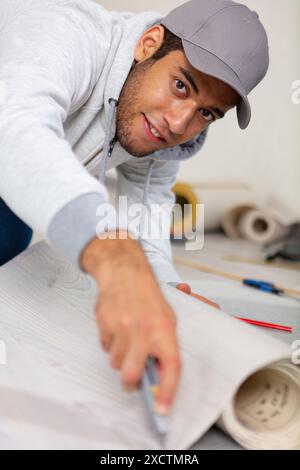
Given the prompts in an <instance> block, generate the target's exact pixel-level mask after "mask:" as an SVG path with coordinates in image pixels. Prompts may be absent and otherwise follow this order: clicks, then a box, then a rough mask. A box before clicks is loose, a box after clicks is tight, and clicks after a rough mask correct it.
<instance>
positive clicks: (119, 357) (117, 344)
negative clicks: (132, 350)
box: [110, 333, 128, 369]
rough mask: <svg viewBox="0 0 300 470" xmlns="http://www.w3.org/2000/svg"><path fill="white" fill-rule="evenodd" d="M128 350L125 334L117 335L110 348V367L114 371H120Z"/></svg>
mask: <svg viewBox="0 0 300 470" xmlns="http://www.w3.org/2000/svg"><path fill="white" fill-rule="evenodd" d="M127 349H128V341H127V339H126V337H125V333H123V334H118V335H116V337H115V339H114V340H113V342H112V345H111V347H110V365H111V366H112V367H113V368H114V369H120V368H121V366H122V363H123V360H124V357H125V355H126V351H127Z"/></svg>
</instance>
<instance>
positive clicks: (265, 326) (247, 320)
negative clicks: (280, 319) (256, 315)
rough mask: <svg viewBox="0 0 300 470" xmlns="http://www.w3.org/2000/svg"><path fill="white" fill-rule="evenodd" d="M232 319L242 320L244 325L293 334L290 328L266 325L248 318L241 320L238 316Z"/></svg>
mask: <svg viewBox="0 0 300 470" xmlns="http://www.w3.org/2000/svg"><path fill="white" fill-rule="evenodd" d="M234 318H237V319H238V320H242V321H244V322H246V323H250V325H256V326H262V327H264V328H272V329H273V330H281V331H287V332H288V333H292V332H293V328H292V327H291V326H284V325H276V324H275V323H266V322H264V321H258V320H251V319H250V318H243V317H238V316H235V317H234Z"/></svg>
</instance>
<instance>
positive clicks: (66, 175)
mask: <svg viewBox="0 0 300 470" xmlns="http://www.w3.org/2000/svg"><path fill="white" fill-rule="evenodd" d="M0 18H1V20H0V21H1V23H0V28H1V44H0V70H1V88H2V102H1V107H0V143H1V159H0V190H1V197H2V201H1V206H0V211H1V232H0V233H1V235H0V240H1V248H0V250H1V251H0V256H1V260H2V261H1V262H2V264H3V263H4V262H6V261H8V259H11V258H12V257H13V256H15V255H16V254H18V253H19V252H20V251H22V250H23V249H25V248H26V246H27V245H28V243H29V241H30V237H31V228H33V229H36V230H38V231H39V232H41V233H43V234H44V235H45V237H46V239H47V240H48V242H49V243H50V244H51V245H52V246H53V247H54V248H56V249H58V250H60V251H61V252H62V253H63V254H65V255H66V256H68V258H69V259H70V260H71V261H73V262H75V263H77V264H78V266H79V267H80V269H82V270H83V271H85V272H87V273H89V274H90V275H91V276H93V277H94V278H95V279H96V281H97V283H98V284H99V287H101V295H99V297H98V301H97V304H96V308H95V313H96V320H97V323H98V327H99V334H100V339H101V344H102V346H103V348H104V350H105V351H107V352H109V353H110V361H111V366H112V367H115V368H117V369H119V370H120V373H121V379H122V381H123V384H124V386H125V387H127V388H134V387H136V386H137V385H138V384H139V381H140V379H141V375H142V373H143V368H144V365H145V361H146V359H147V356H149V355H153V356H155V357H156V358H157V360H158V367H159V375H160V379H161V387H160V392H159V395H158V397H157V411H158V412H159V413H162V414H164V413H168V411H169V410H170V407H171V404H172V401H173V399H174V396H175V392H176V388H177V385H178V382H179V377H180V369H181V362H180V351H179V348H178V342H177V337H176V319H175V315H174V312H173V311H172V309H171V308H170V306H169V305H168V304H167V302H166V300H165V299H164V297H163V295H162V293H161V291H160V288H159V284H158V282H157V281H158V280H160V281H164V282H170V281H172V282H178V283H179V282H180V278H179V276H178V274H177V273H176V271H175V269H174V267H173V265H172V261H171V251H170V243H169V240H162V239H161V240H153V239H146V238H145V239H141V240H140V241H137V240H135V239H134V237H132V236H130V235H131V234H130V231H129V230H128V227H127V225H126V223H124V225H119V226H114V224H113V221H111V223H109V229H107V227H104V225H103V224H102V225H101V224H100V225H99V216H98V211H99V208H100V209H101V207H103V205H104V204H105V203H106V202H107V200H108V195H107V190H106V187H105V184H104V178H105V172H106V169H107V168H112V167H116V168H117V173H118V194H117V195H118V196H127V197H128V200H129V203H130V204H132V203H135V202H139V203H140V202H145V203H147V205H151V204H160V205H162V204H164V203H168V204H172V203H173V202H174V197H173V194H172V191H171V188H172V186H173V184H174V181H175V178H176V173H177V170H178V165H179V161H181V160H184V159H187V158H190V157H191V156H193V155H195V154H196V153H197V152H198V151H199V150H200V148H201V147H202V145H203V142H204V140H205V137H206V133H207V129H208V127H209V126H210V125H211V124H212V123H213V122H214V121H216V120H217V119H221V118H222V117H224V115H225V113H226V112H228V111H229V110H230V109H232V108H234V107H236V108H237V116H238V122H239V125H240V127H241V128H242V129H244V128H246V127H247V125H248V124H249V121H250V116H251V111H250V105H249V102H248V98H247V95H248V93H249V92H250V91H251V90H252V89H253V88H254V87H255V86H256V85H257V84H258V83H259V82H260V81H261V80H262V78H263V77H264V76H265V74H266V72H267V68H268V44H267V37H266V33H265V30H264V28H263V26H262V25H261V23H260V21H259V19H258V15H257V14H256V13H255V12H252V11H250V10H249V9H248V8H247V7H245V6H243V5H239V4H237V3H234V2H231V1H226V0H215V1H212V0H192V1H190V2H187V3H185V4H183V5H181V6H180V7H178V8H177V9H175V10H173V11H171V12H170V14H169V15H167V16H166V17H165V18H162V17H161V15H159V14H158V13H155V12H145V13H141V14H133V13H129V12H115V11H106V10H105V9H104V8H103V7H101V6H100V5H99V4H97V3H95V2H92V1H90V0H85V1H83V0H69V1H66V0H51V1H50V0H22V1H19V0H15V1H14V2H12V1H11V0H4V1H2V2H1V6H0ZM99 174H100V178H99ZM166 217H167V215H166ZM105 233H107V234H108V235H109V236H105ZM111 235H114V236H111ZM182 289H183V290H184V291H186V292H187V293H189V292H190V290H189V286H187V285H183V286H182ZM204 300H205V299H204Z"/></svg>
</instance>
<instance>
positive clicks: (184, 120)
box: [165, 103, 195, 136]
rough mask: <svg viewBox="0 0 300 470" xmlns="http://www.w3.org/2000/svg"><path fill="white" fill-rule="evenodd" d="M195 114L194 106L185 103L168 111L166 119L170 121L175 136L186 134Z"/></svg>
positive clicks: (170, 127) (171, 131)
mask: <svg viewBox="0 0 300 470" xmlns="http://www.w3.org/2000/svg"><path fill="white" fill-rule="evenodd" d="M177 104H178V103H177ZM194 114H195V109H194V107H192V106H185V105H183V106H181V105H177V106H175V107H174V108H173V109H172V110H171V111H169V113H166V115H165V119H166V120H167V121H168V124H169V129H170V133H171V134H172V135H174V136H176V135H184V134H185V133H186V131H187V129H188V127H189V125H190V123H191V121H192V119H193V116H194Z"/></svg>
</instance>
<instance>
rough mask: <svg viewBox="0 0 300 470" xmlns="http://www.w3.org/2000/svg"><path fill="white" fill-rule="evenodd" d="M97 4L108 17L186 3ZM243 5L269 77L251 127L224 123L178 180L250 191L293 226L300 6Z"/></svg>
mask: <svg viewBox="0 0 300 470" xmlns="http://www.w3.org/2000/svg"><path fill="white" fill-rule="evenodd" d="M199 1H200V0H199ZM98 3H100V4H101V5H103V6H104V7H105V8H107V9H108V10H121V11H133V12H141V11H145V10H152V11H153V10H154V11H158V12H160V13H161V14H162V15H165V14H167V13H168V12H169V11H170V10H172V9H173V8H175V7H176V6H178V5H180V4H182V3H183V1H180V0H172V1H171V0H151V1H150V0H125V1H124V0H122V1H121V0H98ZM240 3H244V4H245V5H247V6H248V7H249V8H251V9H253V10H255V11H257V13H258V14H259V16H260V19H261V21H262V23H263V24H264V26H265V28H266V30H267V33H268V37H269V46H270V69H269V72H268V75H267V77H266V78H265V79H264V81H263V82H262V83H261V84H260V85H259V86H258V87H257V88H256V89H255V90H254V91H253V92H252V93H251V94H250V95H249V99H250V103H251V105H252V121H251V123H250V125H249V127H248V128H247V129H246V130H244V131H242V130H240V129H239V127H238V124H237V121H236V114H235V111H230V112H229V114H228V115H227V116H226V119H224V120H221V121H220V122H217V123H216V124H214V125H213V126H212V127H211V129H210V131H209V135H208V139H207V141H206V144H205V146H204V147H203V149H202V150H201V152H199V155H197V156H195V157H194V158H193V159H191V160H189V161H188V162H185V163H183V164H182V165H181V169H180V173H179V180H180V181H183V182H188V183H189V184H192V185H193V186H195V187H201V186H202V187H206V188H210V187H218V185H219V186H220V187H222V185H223V188H226V187H227V188H228V187H230V186H231V185H233V186H235V187H238V186H239V185H240V187H241V188H243V187H244V188H250V190H251V191H252V192H253V195H254V198H255V201H256V205H257V206H258V207H260V208H261V209H264V210H266V211H267V212H268V213H270V214H273V215H274V216H275V217H276V219H277V220H279V221H280V222H281V223H283V224H291V223H295V222H297V221H300V103H299V104H298V105H297V104H294V103H293V100H292V96H293V93H295V90H293V88H292V87H293V84H295V82H296V81H300V57H299V56H300V32H299V29H298V28H299V24H300V1H299V0H285V1H283V0H241V1H240ZM294 86H295V85H294ZM298 87H299V88H300V85H299V84H298ZM298 96H300V93H298ZM294 101H295V100H294ZM298 101H300V100H299V99H298ZM215 204H217V201H215Z"/></svg>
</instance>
